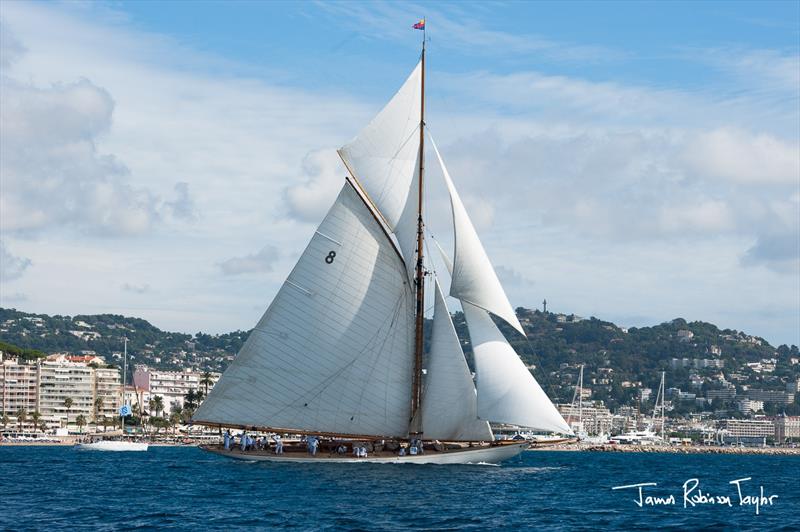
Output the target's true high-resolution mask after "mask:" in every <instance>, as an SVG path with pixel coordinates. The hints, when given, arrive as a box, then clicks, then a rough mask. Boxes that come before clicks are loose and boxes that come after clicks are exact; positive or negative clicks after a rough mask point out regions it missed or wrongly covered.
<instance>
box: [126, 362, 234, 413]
mask: <svg viewBox="0 0 800 532" xmlns="http://www.w3.org/2000/svg"><path fill="white" fill-rule="evenodd" d="M219 377H220V374H219V373H211V384H210V385H209V386H208V389H209V390H211V388H213V386H214V384H216V382H217V381H218V380H219ZM202 380H203V372H201V371H192V370H190V369H186V370H184V371H164V370H160V369H154V368H150V367H148V366H144V365H137V366H135V368H134V372H133V384H134V387H135V388H136V389H137V390H142V391H144V392H147V394H148V395H149V397H150V398H155V397H156V396H160V397H161V398H162V400H163V402H164V410H165V411H166V412H170V411H171V410H175V409H181V408H183V403H184V398H185V396H186V394H187V393H189V391H190V390H194V391H195V392H197V391H202V392H203V393H205V388H206V387H205V384H201V381H202Z"/></svg>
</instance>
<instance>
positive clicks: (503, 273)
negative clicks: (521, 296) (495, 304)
mask: <svg viewBox="0 0 800 532" xmlns="http://www.w3.org/2000/svg"><path fill="white" fill-rule="evenodd" d="M494 269H495V271H496V272H497V277H498V278H499V279H500V282H501V283H502V284H503V286H504V287H505V288H506V290H509V289H512V290H519V289H520V288H523V287H531V286H533V285H534V284H535V283H534V281H532V280H530V279H528V278H527V277H525V276H524V275H522V274H521V273H520V272H518V271H517V270H515V269H514V268H510V267H508V266H495V268H494Z"/></svg>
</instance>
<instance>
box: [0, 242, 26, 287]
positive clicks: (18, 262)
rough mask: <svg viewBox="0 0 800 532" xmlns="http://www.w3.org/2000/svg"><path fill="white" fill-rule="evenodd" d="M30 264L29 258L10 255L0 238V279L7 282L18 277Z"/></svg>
mask: <svg viewBox="0 0 800 532" xmlns="http://www.w3.org/2000/svg"><path fill="white" fill-rule="evenodd" d="M30 265H31V260H30V259H28V258H25V257H17V256H15V255H12V254H11V252H10V251H9V250H8V249H7V248H6V245H5V242H3V241H2V240H0V281H2V282H4V283H5V282H8V281H13V280H14V279H19V278H20V277H22V275H23V274H24V273H25V270H27V269H28V268H29V267H30Z"/></svg>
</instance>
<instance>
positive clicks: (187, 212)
mask: <svg viewBox="0 0 800 532" xmlns="http://www.w3.org/2000/svg"><path fill="white" fill-rule="evenodd" d="M165 206H166V208H167V209H168V210H169V212H170V213H172V216H174V217H175V218H177V219H179V220H185V221H192V220H195V219H196V218H197V213H196V211H195V203H194V198H193V197H192V195H191V194H190V192H189V183H186V182H180V183H175V200H173V201H168V202H167V203H166V204H165Z"/></svg>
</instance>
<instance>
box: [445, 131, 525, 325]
mask: <svg viewBox="0 0 800 532" xmlns="http://www.w3.org/2000/svg"><path fill="white" fill-rule="evenodd" d="M431 145H432V146H433V150H434V151H435V152H436V157H437V158H438V159H439V164H440V165H441V167H442V173H443V174H444V180H445V184H446V185H447V190H448V191H449V193H450V206H451V207H452V210H453V230H454V233H455V253H454V256H453V272H452V281H451V283H450V295H451V296H452V297H455V298H457V299H460V300H461V301H465V302H467V303H471V304H473V305H475V306H477V307H480V308H482V309H485V310H488V311H489V312H491V313H492V314H495V315H497V316H499V317H501V318H502V319H504V320H505V321H506V322H507V323H508V324H509V325H511V326H512V327H514V328H515V329H516V330H517V331H519V332H520V334H522V335H524V334H525V331H524V330H523V329H522V325H520V323H519V320H518V319H517V315H516V314H515V313H514V309H513V308H512V307H511V303H509V301H508V298H507V297H506V293H505V291H504V290H503V287H502V286H501V285H500V280H499V279H498V278H497V274H496V273H495V271H494V268H493V267H492V263H491V262H490V261H489V257H488V256H487V255H486V251H485V250H484V249H483V244H481V241H480V239H479V238H478V233H477V232H476V231H475V227H474V226H473V225H472V221H471V220H470V219H469V216H468V215H467V210H466V209H465V208H464V204H463V203H462V202H461V198H460V196H459V195H458V191H457V190H456V187H455V185H453V180H452V179H451V178H450V173H449V172H448V171H447V168H446V167H445V165H444V161H443V160H442V156H441V155H440V154H439V150H438V148H437V147H436V143H435V142H434V141H433V138H431Z"/></svg>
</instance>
